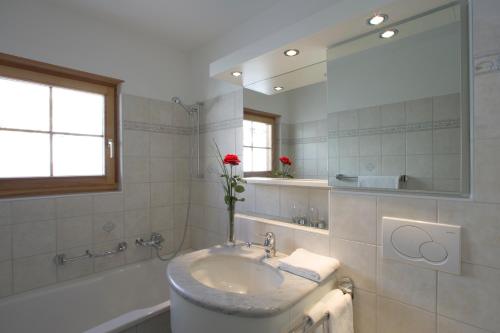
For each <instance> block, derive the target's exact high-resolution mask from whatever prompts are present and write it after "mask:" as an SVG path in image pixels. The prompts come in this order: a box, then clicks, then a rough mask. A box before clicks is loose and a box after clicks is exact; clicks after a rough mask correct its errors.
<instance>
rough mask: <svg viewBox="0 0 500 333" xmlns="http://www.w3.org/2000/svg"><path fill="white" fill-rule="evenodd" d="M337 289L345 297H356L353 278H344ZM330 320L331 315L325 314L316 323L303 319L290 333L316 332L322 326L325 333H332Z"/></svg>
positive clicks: (307, 318) (306, 318)
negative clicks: (346, 295) (347, 295)
mask: <svg viewBox="0 0 500 333" xmlns="http://www.w3.org/2000/svg"><path fill="white" fill-rule="evenodd" d="M337 288H338V289H340V290H341V291H342V292H343V293H344V295H345V294H349V295H351V298H353V297H354V294H353V289H354V285H353V282H352V280H351V278H348V277H344V278H342V279H340V281H339V282H338V283H337ZM329 319H330V314H329V313H325V315H324V316H323V317H321V319H320V320H318V321H317V322H316V323H312V321H311V319H310V318H309V317H307V316H305V317H304V319H302V321H301V322H300V323H299V324H298V325H296V326H295V327H294V328H292V329H291V330H290V331H289V332H288V333H311V332H316V329H317V328H319V327H320V326H323V333H324V332H326V333H330V325H328V320H329Z"/></svg>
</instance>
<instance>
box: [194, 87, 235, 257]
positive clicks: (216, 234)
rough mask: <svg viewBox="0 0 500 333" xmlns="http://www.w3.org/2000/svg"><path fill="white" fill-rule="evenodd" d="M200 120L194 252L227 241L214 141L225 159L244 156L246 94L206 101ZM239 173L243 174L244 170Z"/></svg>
mask: <svg viewBox="0 0 500 333" xmlns="http://www.w3.org/2000/svg"><path fill="white" fill-rule="evenodd" d="M201 120H202V122H201V147H200V148H201V149H200V152H201V172H202V174H203V178H201V179H197V180H195V181H194V182H193V188H192V205H191V211H190V219H189V222H190V227H191V228H190V229H191V240H192V246H193V248H195V249H200V248H205V247H208V246H211V245H215V244H221V243H223V242H224V241H225V240H226V235H227V225H228V213H227V210H226V206H225V204H224V199H223V198H224V197H223V190H222V185H221V183H220V176H219V175H220V171H219V166H218V164H217V160H216V150H215V146H214V141H215V142H217V144H218V146H219V148H220V150H221V153H222V154H223V155H225V154H232V153H236V154H238V155H239V156H241V155H242V152H243V148H242V145H243V137H242V130H243V90H238V91H236V92H232V93H229V94H227V95H222V96H219V97H217V98H214V99H211V100H207V101H205V102H204V103H203V109H202V117H201ZM238 169H239V168H238ZM238 172H240V173H241V170H240V169H239V170H238Z"/></svg>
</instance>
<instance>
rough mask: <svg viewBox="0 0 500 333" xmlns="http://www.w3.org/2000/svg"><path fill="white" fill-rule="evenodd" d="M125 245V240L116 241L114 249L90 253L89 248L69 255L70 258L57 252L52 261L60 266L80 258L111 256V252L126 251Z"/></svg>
mask: <svg viewBox="0 0 500 333" xmlns="http://www.w3.org/2000/svg"><path fill="white" fill-rule="evenodd" d="M127 247H128V245H127V242H120V243H118V246H117V247H116V248H115V249H114V250H108V251H104V252H101V253H92V252H90V250H85V253H84V254H82V255H79V256H76V257H71V258H68V257H67V256H66V254H64V253H61V254H57V255H56V256H55V257H54V262H55V263H56V265H58V266H62V265H65V264H67V263H71V262H74V261H78V260H80V259H90V258H99V257H107V256H112V255H113V254H117V253H120V252H124V251H126V250H127Z"/></svg>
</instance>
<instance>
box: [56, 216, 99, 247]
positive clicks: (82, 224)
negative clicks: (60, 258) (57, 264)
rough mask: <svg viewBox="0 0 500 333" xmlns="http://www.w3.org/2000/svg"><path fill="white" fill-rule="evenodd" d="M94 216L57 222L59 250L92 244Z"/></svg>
mask: <svg viewBox="0 0 500 333" xmlns="http://www.w3.org/2000/svg"><path fill="white" fill-rule="evenodd" d="M92 230H93V225H92V216H91V215H90V216H78V217H71V218H67V219H60V220H57V249H58V251H60V250H61V249H69V248H72V247H77V246H83V245H87V244H91V243H92Z"/></svg>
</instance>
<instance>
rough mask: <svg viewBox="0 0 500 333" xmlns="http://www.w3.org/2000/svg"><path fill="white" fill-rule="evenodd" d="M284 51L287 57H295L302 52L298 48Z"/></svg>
mask: <svg viewBox="0 0 500 333" xmlns="http://www.w3.org/2000/svg"><path fill="white" fill-rule="evenodd" d="M284 53H285V55H286V56H287V57H295V56H296V55H298V54H299V53H300V51H299V50H297V49H290V50H286V51H285V52H284Z"/></svg>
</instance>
